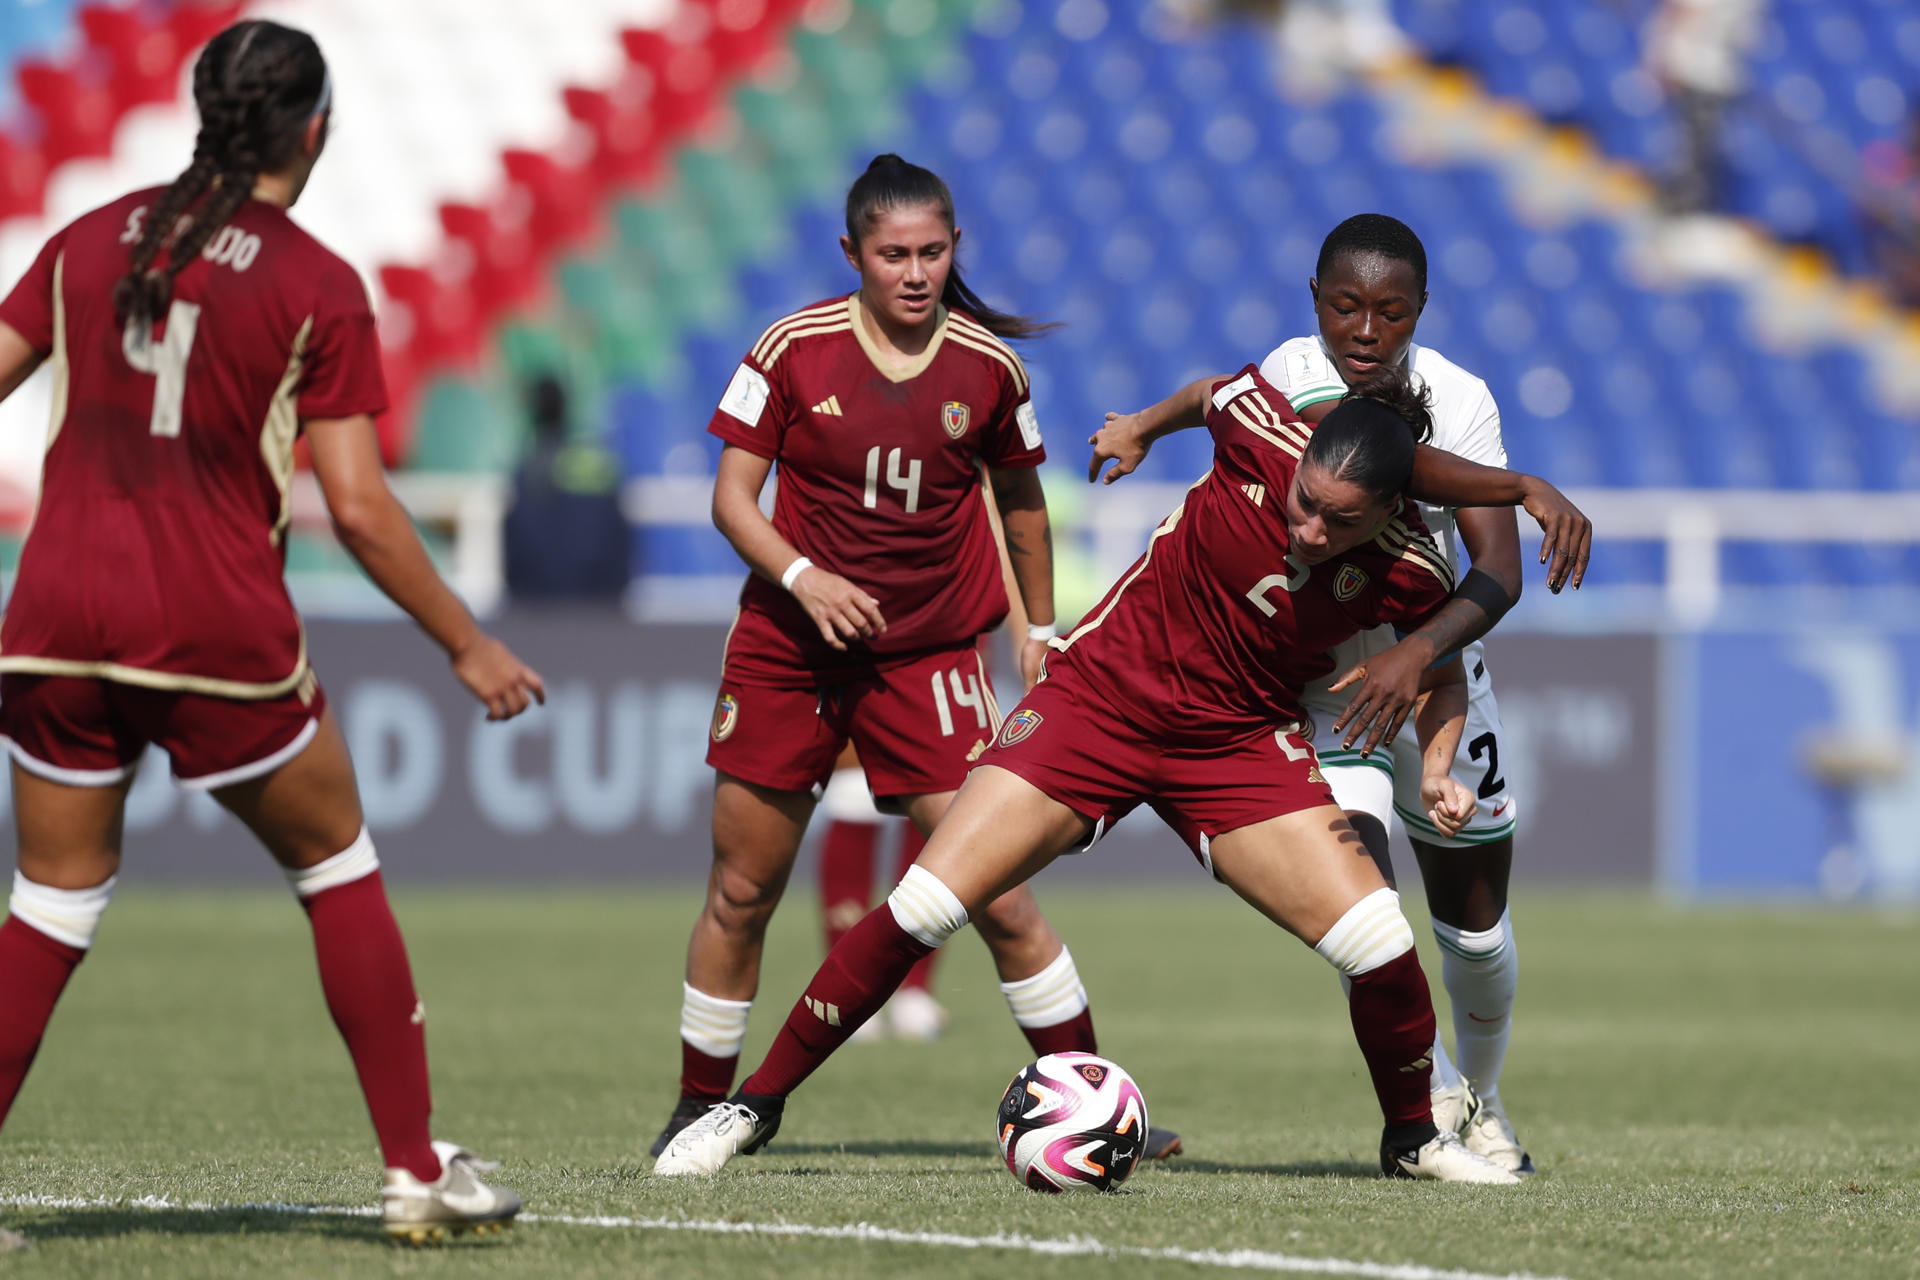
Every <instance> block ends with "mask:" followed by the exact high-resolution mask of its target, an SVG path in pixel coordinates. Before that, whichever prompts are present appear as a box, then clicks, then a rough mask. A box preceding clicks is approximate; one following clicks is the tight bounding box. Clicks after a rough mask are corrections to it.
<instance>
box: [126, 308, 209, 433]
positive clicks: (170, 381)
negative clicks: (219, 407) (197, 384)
mask: <svg viewBox="0 0 1920 1280" xmlns="http://www.w3.org/2000/svg"><path fill="white" fill-rule="evenodd" d="M199 327H200V306H199V304H198V303H193V302H179V301H176V302H175V303H174V304H173V305H172V306H170V307H168V308H167V336H166V337H165V338H163V339H161V340H160V341H159V342H155V341H154V340H153V326H152V325H150V324H142V323H140V321H139V320H138V319H137V318H136V319H129V320H128V321H127V327H126V329H125V330H123V331H122V332H121V335H120V350H121V351H123V352H125V353H126V357H127V363H128V364H130V365H132V366H133V367H134V368H135V369H136V370H138V371H139V372H141V373H144V374H149V375H151V376H152V378H153V380H154V381H153V417H152V419H151V421H150V423H149V429H150V430H151V431H152V433H153V434H154V435H156V436H178V435H179V434H180V406H181V403H182V402H183V401H184V400H185V399H186V398H187V357H188V356H189V355H191V354H192V353H193V337H194V333H195V331H197V330H198V329H199Z"/></svg>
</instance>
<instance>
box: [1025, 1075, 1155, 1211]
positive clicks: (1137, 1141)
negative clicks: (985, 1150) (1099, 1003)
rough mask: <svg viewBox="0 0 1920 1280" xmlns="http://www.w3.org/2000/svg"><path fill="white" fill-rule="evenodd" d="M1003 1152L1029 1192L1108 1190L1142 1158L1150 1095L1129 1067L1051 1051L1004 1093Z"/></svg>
mask: <svg viewBox="0 0 1920 1280" xmlns="http://www.w3.org/2000/svg"><path fill="white" fill-rule="evenodd" d="M998 1128H999V1136H1000V1154H1001V1156H1003V1157H1004V1158H1005V1159H1006V1162H1007V1168H1008V1169H1010V1170H1012V1171H1013V1176H1014V1177H1016V1178H1018V1179H1019V1180H1020V1181H1021V1183H1022V1184H1024V1185H1025V1186H1026V1187H1027V1189H1028V1190H1030V1191H1045V1192H1056V1191H1111V1190H1113V1189H1114V1188H1115V1187H1117V1186H1119V1185H1120V1184H1121V1183H1123V1182H1125V1181H1126V1180H1127V1175H1128V1174H1130V1173H1132V1172H1133V1166H1134V1165H1136V1164H1138V1163H1139V1162H1140V1151H1141V1149H1142V1148H1143V1147H1145V1146H1146V1141H1147V1100H1146V1099H1145V1098H1144V1097H1142V1096H1141V1095H1140V1086H1139V1085H1137V1084H1135V1083H1134V1082H1133V1077H1132V1076H1130V1075H1128V1074H1127V1073H1126V1071H1125V1069H1124V1068H1122V1067H1120V1066H1119V1065H1118V1064H1116V1063H1112V1062H1108V1061H1107V1060H1106V1059H1105V1058H1101V1057H1096V1056H1095V1055H1093V1054H1091V1053H1050V1054H1048V1055H1047V1056H1046V1057H1044V1058H1042V1059H1040V1060H1039V1061H1038V1062H1032V1063H1029V1064H1027V1066H1026V1067H1024V1068H1023V1069H1022V1070H1021V1072H1020V1074H1019V1075H1017V1076H1015V1077H1014V1078H1013V1083H1012V1084H1010V1085H1008V1086H1007V1092H1006V1095H1005V1096H1004V1097H1002V1098H1001V1099H1000V1115H999V1123H998Z"/></svg>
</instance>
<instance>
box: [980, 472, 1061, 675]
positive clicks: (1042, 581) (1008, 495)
mask: <svg viewBox="0 0 1920 1280" xmlns="http://www.w3.org/2000/svg"><path fill="white" fill-rule="evenodd" d="M988 479H989V480H990V482H991V487H992V489H993V505H994V508H995V509H996V510H997V511H998V512H999V515H1000V523H1001V526H1002V527H1003V528H1004V529H1005V531H1006V539H1007V558H1008V561H1009V563H1011V565H1012V566H1013V578H1014V582H1015V583H1016V584H1017V585H1018V586H1019V589H1020V601H1021V604H1022V605H1023V606H1024V607H1025V610H1026V615H1027V622H1028V624H1029V626H1030V627H1033V628H1038V629H1039V630H1041V631H1045V630H1046V629H1047V628H1050V627H1052V626H1053V622H1054V613H1053V526H1052V524H1051V523H1049V521H1048V519H1047V495H1046V491H1045V490H1044V489H1042V488H1041V486H1040V472H1039V470H1038V469H1037V468H1035V467H1006V468H1002V469H999V470H990V471H989V473H988ZM1046 655H1047V643H1046V640H1045V639H1043V638H1040V637H1039V636H1037V635H1036V634H1035V633H1034V632H1033V631H1029V632H1028V633H1027V634H1026V636H1025V638H1024V639H1023V641H1022V643H1021V645H1020V680H1021V683H1022V684H1023V685H1024V686H1025V687H1026V688H1029V689H1031V688H1033V685H1034V682H1035V681H1036V680H1038V679H1039V678H1040V662H1041V659H1043V658H1045V657H1046Z"/></svg>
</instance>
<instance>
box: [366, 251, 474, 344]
mask: <svg viewBox="0 0 1920 1280" xmlns="http://www.w3.org/2000/svg"><path fill="white" fill-rule="evenodd" d="M469 278H470V275H469V274H462V273H460V272H458V271H457V270H448V269H447V267H446V266H443V268H442V271H441V272H435V271H430V270H428V269H426V268H424V267H402V266H393V265H388V266H384V267H381V268H380V287H381V288H382V289H383V290H384V291H385V292H386V295H387V297H388V298H389V299H390V300H391V301H392V302H395V303H397V304H399V308H403V309H404V314H393V313H392V311H391V310H390V312H389V314H388V315H386V316H385V317H383V319H382V323H383V325H385V326H386V327H387V329H388V330H389V331H390V332H389V333H388V335H387V337H388V339H389V340H390V341H393V342H395V343H396V344H403V345H404V346H405V348H406V350H407V351H408V352H409V353H410V354H411V355H412V357H413V360H414V361H415V363H417V364H418V365H420V366H422V367H434V366H439V365H471V364H472V363H473V362H474V361H475V360H477V359H478V358H479V355H480V349H481V346H482V344H483V342H484V339H485V330H484V327H483V326H482V324H481V322H480V314H479V310H478V308H476V307H475V305H474V300H473V293H472V290H471V289H470V288H469V287H468V283H469Z"/></svg>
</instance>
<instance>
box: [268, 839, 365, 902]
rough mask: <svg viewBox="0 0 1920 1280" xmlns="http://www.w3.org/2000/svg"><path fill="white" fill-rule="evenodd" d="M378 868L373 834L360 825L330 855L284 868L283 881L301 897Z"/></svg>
mask: <svg viewBox="0 0 1920 1280" xmlns="http://www.w3.org/2000/svg"><path fill="white" fill-rule="evenodd" d="M379 869H380V855H379V854H377V853H375V852H374V848H373V835H372V833H370V832H369V831H368V830H367V829H366V828H365V827H361V828H360V834H359V835H358V836H356V837H354V841H353V843H352V844H350V845H348V846H347V847H346V848H344V849H342V850H341V851H340V852H339V853H336V854H334V855H333V856H332V857H330V858H326V859H323V860H322V861H320V862H316V863H314V864H313V865H312V866H310V867H288V868H286V874H287V884H288V885H289V886H290V887H291V888H292V889H293V892H294V896H295V897H298V898H302V899H305V898H311V897H313V896H315V895H316V894H321V893H325V892H326V891H327V890H329V889H338V888H339V887H340V886H341V885H343V884H352V883H353V882H354V881H355V880H364V879H366V878H367V877H368V876H370V875H372V874H373V873H374V872H376V871H378V870H379Z"/></svg>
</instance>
